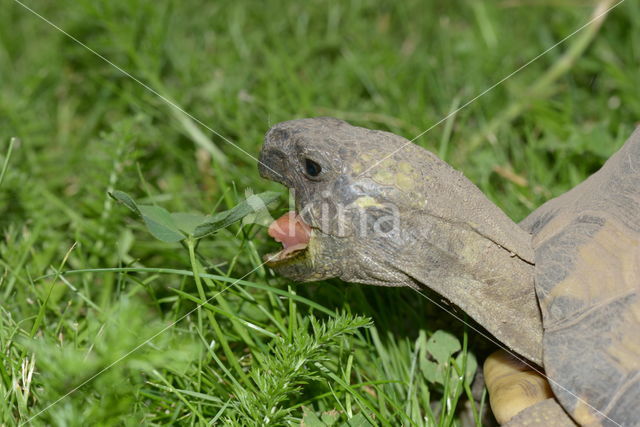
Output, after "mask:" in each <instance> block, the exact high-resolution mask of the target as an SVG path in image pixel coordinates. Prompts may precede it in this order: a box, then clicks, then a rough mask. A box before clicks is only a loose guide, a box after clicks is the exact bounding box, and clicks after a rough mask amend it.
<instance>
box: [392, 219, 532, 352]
mask: <svg viewBox="0 0 640 427" xmlns="http://www.w3.org/2000/svg"><path fill="white" fill-rule="evenodd" d="M434 221H436V220H435V219H434V218H430V219H429V222H430V227H429V228H428V229H427V232H426V233H423V235H422V237H421V239H420V242H419V243H417V244H418V245H419V247H410V248H408V251H410V252H411V253H413V254H425V253H426V254H428V256H427V257H426V258H427V259H426V260H425V259H424V258H423V259H421V260H418V259H415V258H414V259H413V260H412V261H410V263H403V265H402V267H401V268H402V270H404V272H405V274H407V275H408V276H410V277H411V278H412V279H413V281H414V282H417V285H418V286H422V287H428V288H430V289H433V290H435V291H436V292H438V293H439V294H441V295H442V296H443V297H445V298H447V299H448V300H449V301H451V302H452V303H454V304H455V305H457V306H458V307H460V308H461V309H462V310H464V311H465V312H466V313H467V314H468V315H469V316H471V317H472V318H473V319H474V320H475V321H476V322H478V323H479V324H481V325H482V326H483V327H484V328H485V329H486V330H487V331H488V332H489V333H491V334H492V335H493V336H494V337H495V338H496V339H497V340H498V341H500V342H502V343H503V344H504V345H506V347H508V348H509V349H511V350H512V351H514V352H516V353H518V354H520V355H522V356H524V357H526V358H527V359H529V360H531V361H533V362H535V363H537V364H538V365H542V320H541V316H540V309H539V307H538V302H537V299H536V295H535V288H534V265H532V264H531V263H530V262H528V261H525V259H527V258H528V256H526V255H525V256H520V254H516V253H513V252H511V251H509V250H507V249H505V248H504V247H502V246H501V245H499V244H497V243H496V242H494V241H492V240H491V239H489V238H487V237H485V236H483V235H482V234H480V233H478V232H477V231H475V229H474V228H472V227H470V226H468V225H467V224H458V223H450V222H447V221H444V220H441V221H438V222H435V225H434ZM514 225H515V224H514ZM512 233H520V234H519V235H514V236H513V237H514V239H518V241H530V240H531V238H530V235H529V234H528V233H527V232H526V231H524V230H522V229H521V228H519V227H516V229H515V230H514V229H512ZM408 258H409V259H411V257H408Z"/></svg>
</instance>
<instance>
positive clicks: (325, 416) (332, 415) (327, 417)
mask: <svg viewBox="0 0 640 427" xmlns="http://www.w3.org/2000/svg"><path fill="white" fill-rule="evenodd" d="M339 418H340V413H339V412H338V411H336V410H332V411H328V412H323V413H322V422H323V423H325V425H328V426H332V425H334V424H335V423H336V421H338V419H339Z"/></svg>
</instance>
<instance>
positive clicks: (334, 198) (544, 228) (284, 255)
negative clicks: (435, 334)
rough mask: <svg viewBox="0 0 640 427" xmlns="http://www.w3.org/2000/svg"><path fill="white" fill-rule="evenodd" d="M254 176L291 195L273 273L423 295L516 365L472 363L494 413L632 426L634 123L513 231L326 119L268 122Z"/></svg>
mask: <svg viewBox="0 0 640 427" xmlns="http://www.w3.org/2000/svg"><path fill="white" fill-rule="evenodd" d="M259 172H260V175H261V176H262V177H264V178H266V179H269V180H272V181H276V182H279V183H281V184H283V185H285V186H286V187H288V188H289V189H290V190H291V191H292V192H293V193H294V197H295V211H292V212H290V213H288V214H286V215H285V216H283V217H281V218H280V219H278V220H277V221H275V222H274V223H273V224H272V225H271V227H270V228H269V234H270V235H271V236H272V237H275V238H276V240H278V241H281V242H282V243H283V246H284V248H283V250H281V251H280V252H278V253H276V254H268V255H266V256H265V259H266V262H267V265H268V266H269V267H271V268H272V269H274V270H275V271H276V272H277V273H279V274H282V275H284V276H286V277H288V278H291V279H293V280H296V281H301V282H308V281H316V280H322V279H329V278H335V277H337V278H340V279H342V280H345V281H348V282H357V283H363V284H371V285H381V286H409V287H412V288H414V289H418V290H419V289H424V288H425V287H427V288H430V289H431V290H433V291H435V292H437V293H439V294H440V295H441V296H442V297H444V298H446V299H447V300H449V301H450V302H451V303H453V304H455V305H457V306H458V307H460V308H461V309H462V310H464V311H465V312H466V313H467V314H468V315H469V316H471V317H472V318H473V319H474V320H475V321H476V322H478V323H479V324H480V325H482V326H483V327H484V328H485V329H486V330H487V331H488V332H489V333H491V334H492V335H493V336H494V337H495V338H496V339H497V340H499V341H500V342H501V343H502V344H503V345H504V346H505V347H506V348H507V349H509V352H510V353H514V354H516V355H519V358H521V359H522V358H524V359H526V361H525V363H522V362H518V361H517V358H514V357H511V356H509V357H507V356H506V353H497V354H495V355H493V356H492V357H490V358H489V359H488V360H487V362H486V363H485V369H484V371H485V376H486V377H487V386H488V389H489V394H490V401H491V404H492V405H491V406H492V409H493V410H494V413H495V414H496V418H497V419H498V421H499V422H501V423H507V422H508V423H509V424H510V425H573V423H574V422H575V423H578V424H580V425H606V426H615V425H624V426H628V425H640V298H639V297H640V128H638V129H637V130H636V131H635V132H634V133H633V135H632V136H631V137H630V139H629V140H628V141H627V142H626V143H625V144H624V146H623V147H622V148H621V149H620V150H619V151H618V152H617V153H616V154H614V155H613V156H612V157H611V158H610V159H609V160H608V161H607V162H606V163H605V164H604V166H602V168H601V169H600V170H599V171H598V172H596V173H595V174H593V175H592V176H591V177H589V178H588V179H587V180H585V181H584V182H582V183H581V184H579V185H578V186H576V187H575V188H573V189H572V190H570V191H569V192H567V193H565V194H563V195H561V196H559V197H557V198H555V199H552V200H549V201H548V202H546V203H545V204H543V205H542V206H541V207H540V208H538V209H537V210H535V211H534V212H533V213H531V214H530V215H529V216H528V217H527V218H525V219H524V220H523V221H522V222H520V223H519V224H516V223H515V222H513V221H512V220H511V219H510V218H509V217H507V215H506V214H505V213H504V212H502V210H500V208H498V207H497V206H495V205H494V204H493V203H492V202H490V201H489V200H488V199H487V198H486V197H485V196H484V194H483V193H482V192H481V191H480V190H479V189H478V188H477V187H476V186H475V185H474V184H473V183H471V181H469V180H468V179H467V178H466V177H465V176H464V175H463V174H462V173H460V172H458V171H456V170H455V169H453V168H452V167H451V166H449V165H448V164H447V163H445V162H444V161H442V160H441V159H439V158H438V157H437V156H436V155H435V154H433V153H431V152H429V151H427V150H425V149H423V148H421V147H419V146H417V145H415V144H413V143H411V142H410V141H408V140H407V139H405V138H403V137H400V136H397V135H395V134H392V133H389V132H384V131H378V130H370V129H366V128H362V127H356V126H352V125H350V124H348V123H347V122H345V121H342V120H339V119H335V118H330V117H319V118H308V119H298V120H291V121H286V122H282V123H279V124H277V125H275V126H273V127H272V128H271V129H270V130H269V131H268V133H267V134H266V136H265V140H264V145H263V147H262V149H261V153H260V162H259ZM527 365H528V366H527ZM537 367H541V368H543V369H544V371H545V372H546V375H547V377H548V379H549V383H550V389H549V385H548V384H547V383H546V381H537V380H535V378H534V377H535V376H536V375H537V374H535V372H534V371H536V370H539V368H537ZM496 369H497V371H500V370H501V369H502V371H500V374H499V375H498V379H497V380H493V381H489V379H490V378H495V375H494V371H495V372H497V371H496ZM527 370H528V371H529V372H526V371H527ZM523 371H525V372H523ZM505 372H506V374H505ZM530 374H533V375H530ZM492 375H493V377H492ZM523 375H524V377H523ZM509 378H513V381H511V380H509ZM532 378H533V379H532ZM538 379H539V375H538ZM514 381H515V383H514ZM492 383H493V384H492ZM505 383H507V385H508V387H507V388H510V389H511V392H513V391H514V390H516V391H517V390H519V391H518V392H517V393H516V394H518V395H519V397H517V396H516V398H513V399H512V398H509V397H508V396H509V394H508V393H507V394H503V395H501V394H500V393H501V390H503V386H504V385H505ZM496 384H498V385H497V386H496ZM492 387H493V389H492ZM501 387H502V388H501ZM545 390H547V391H545ZM551 393H552V394H551ZM527 395H535V396H537V397H536V398H534V399H533V400H532V401H531V402H529V403H527V404H519V403H518V402H517V399H518V398H522V397H523V396H524V397H526V396H527ZM494 397H495V398H494ZM505 400H506V401H507V405H506V407H507V410H506V411H504V410H503V409H504V405H502V406H501V405H500V404H498V401H505ZM509 401H511V403H512V404H511V403H509ZM494 403H495V405H494ZM500 414H502V415H500ZM505 414H506V415H505Z"/></svg>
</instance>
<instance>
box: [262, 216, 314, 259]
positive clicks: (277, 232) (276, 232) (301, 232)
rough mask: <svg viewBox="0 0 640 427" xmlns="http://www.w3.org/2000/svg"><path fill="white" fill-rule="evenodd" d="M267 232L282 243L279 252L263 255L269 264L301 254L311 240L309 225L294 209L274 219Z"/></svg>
mask: <svg viewBox="0 0 640 427" xmlns="http://www.w3.org/2000/svg"><path fill="white" fill-rule="evenodd" d="M268 233H269V236H271V237H273V238H274V239H275V240H276V241H277V242H280V243H282V250H281V251H280V252H276V253H271V254H267V255H265V256H264V260H265V261H266V263H267V265H269V266H275V265H278V264H281V263H284V262H287V261H291V260H293V259H294V258H297V257H298V256H300V255H302V254H303V253H304V252H305V251H306V249H307V247H308V246H309V241H310V240H311V227H310V226H309V225H308V224H306V223H305V222H304V221H303V220H302V218H301V217H300V215H298V213H297V212H294V211H290V212H287V213H286V214H284V215H282V216H281V217H280V218H278V219H277V220H275V221H274V222H273V223H272V224H271V225H270V226H269V231H268Z"/></svg>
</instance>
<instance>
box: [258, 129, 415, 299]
mask: <svg viewBox="0 0 640 427" xmlns="http://www.w3.org/2000/svg"><path fill="white" fill-rule="evenodd" d="M406 142H407V141H406V140H405V139H403V138H401V137H398V136H396V135H393V134H390V133H388V132H381V131H373V130H369V129H364V128H360V127H355V126H351V125H349V124H348V123H346V122H344V121H342V120H338V119H334V118H329V117H320V118H313V119H300V120H292V121H287V122H283V123H280V124H277V125H276V126H274V127H273V128H271V130H269V132H268V133H267V135H266V137H265V141H264V145H263V148H262V151H261V153H260V166H259V169H260V175H261V176H262V177H264V178H267V179H270V180H273V181H277V182H279V183H281V184H283V185H285V186H286V187H288V188H289V189H290V191H291V193H292V196H293V197H294V199H295V210H296V212H297V214H296V217H297V221H299V222H300V223H302V224H304V225H303V227H308V230H309V233H308V234H309V237H308V239H306V241H305V243H306V245H297V246H296V247H298V248H300V249H299V250H294V251H291V250H283V251H281V252H280V253H278V254H276V255H267V256H266V259H267V260H269V261H268V262H267V265H269V266H270V267H272V268H273V269H275V270H276V271H277V272H278V273H280V274H282V275H284V276H287V277H289V278H291V279H294V280H297V281H313V280H322V279H328V278H333V277H339V278H341V279H343V280H346V281H353V282H359V283H367V284H378V285H387V286H402V285H407V284H410V282H411V281H410V280H408V278H406V277H404V275H403V274H402V273H401V272H399V271H398V270H397V269H396V268H395V266H394V263H393V262H392V261H393V260H394V257H395V256H396V255H397V254H398V252H399V251H400V250H402V248H403V247H404V246H405V245H404V244H403V242H404V243H406V242H405V240H406V239H407V234H408V233H403V232H402V230H405V229H406V228H405V227H403V222H404V221H405V217H406V215H407V213H408V212H409V206H407V205H406V202H407V201H406V197H405V196H406V195H405V194H403V192H402V191H401V190H400V189H399V188H398V186H397V184H400V185H401V186H402V188H405V189H407V190H412V189H413V188H414V185H413V180H414V179H415V177H413V176H410V175H409V173H410V172H411V170H412V167H411V165H410V163H409V162H406V161H405V162H399V161H397V160H391V161H385V162H383V164H381V165H378V166H377V167H376V169H375V170H374V171H373V175H374V176H375V177H376V178H378V179H377V180H374V179H373V178H372V174H371V173H369V172H368V171H367V168H369V167H371V166H372V165H373V164H375V162H376V161H378V160H379V159H381V158H383V157H384V156H385V155H386V154H387V153H389V152H390V151H393V150H394V149H395V148H396V147H398V148H399V147H400V146H402V145H403V144H404V143H406ZM403 154H405V153H403ZM402 167H404V170H405V171H406V173H404V175H403V177H402V178H400V181H401V182H400V183H398V182H397V180H398V173H399V172H400V169H401V168H402ZM291 218H293V217H291ZM286 222H287V221H283V220H282V219H281V220H278V221H276V223H278V224H280V225H283V224H284V225H285V226H284V227H282V228H287V227H286V224H285V223H286ZM276 223H274V225H272V228H271V229H270V234H271V235H272V236H274V237H276V238H277V239H278V240H280V241H283V240H284V239H285V237H280V238H279V236H281V235H282V234H287V233H288V234H290V236H289V237H292V236H291V234H295V233H296V230H298V231H297V232H298V233H300V227H290V229H289V230H279V231H274V226H276V225H278V224H276ZM295 239H296V238H295V236H293V240H294V241H295ZM296 242H297V241H296ZM298 243H299V242H298ZM285 246H286V245H285Z"/></svg>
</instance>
